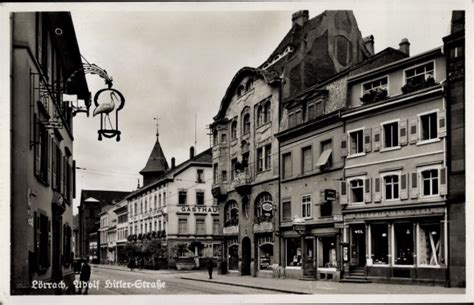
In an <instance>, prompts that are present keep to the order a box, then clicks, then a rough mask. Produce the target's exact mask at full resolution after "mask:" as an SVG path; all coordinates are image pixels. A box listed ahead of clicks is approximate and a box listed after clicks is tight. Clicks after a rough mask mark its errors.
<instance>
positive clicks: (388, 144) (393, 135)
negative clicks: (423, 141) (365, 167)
mask: <svg viewBox="0 0 474 305" xmlns="http://www.w3.org/2000/svg"><path fill="white" fill-rule="evenodd" d="M383 138H384V148H393V147H398V146H399V145H400V142H399V137H398V122H392V123H387V124H384V125H383Z"/></svg>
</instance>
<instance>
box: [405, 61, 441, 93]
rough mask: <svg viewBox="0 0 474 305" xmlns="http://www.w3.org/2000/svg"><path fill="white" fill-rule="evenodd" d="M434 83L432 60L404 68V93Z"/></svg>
mask: <svg viewBox="0 0 474 305" xmlns="http://www.w3.org/2000/svg"><path fill="white" fill-rule="evenodd" d="M434 84H435V79H434V61H432V62H429V63H425V64H422V65H419V66H417V67H414V68H410V69H407V70H405V85H404V86H403V87H402V88H401V89H402V92H403V93H404V94H406V93H410V92H414V91H417V90H421V89H425V88H428V87H430V86H433V85H434Z"/></svg>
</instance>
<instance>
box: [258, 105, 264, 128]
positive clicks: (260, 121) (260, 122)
mask: <svg viewBox="0 0 474 305" xmlns="http://www.w3.org/2000/svg"><path fill="white" fill-rule="evenodd" d="M261 125H263V105H262V104H260V105H258V107H257V126H261Z"/></svg>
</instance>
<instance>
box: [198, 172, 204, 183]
mask: <svg viewBox="0 0 474 305" xmlns="http://www.w3.org/2000/svg"><path fill="white" fill-rule="evenodd" d="M196 175H197V178H196V182H197V183H204V170H203V169H198V170H197V171H196Z"/></svg>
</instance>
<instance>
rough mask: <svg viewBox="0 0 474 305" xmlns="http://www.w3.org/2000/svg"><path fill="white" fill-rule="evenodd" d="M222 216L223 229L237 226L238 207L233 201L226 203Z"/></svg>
mask: <svg viewBox="0 0 474 305" xmlns="http://www.w3.org/2000/svg"><path fill="white" fill-rule="evenodd" d="M224 211H225V214H224V227H230V226H236V225H238V224H239V207H238V206H237V202H235V201H234V200H232V201H229V202H227V204H226V206H225V209H224Z"/></svg>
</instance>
